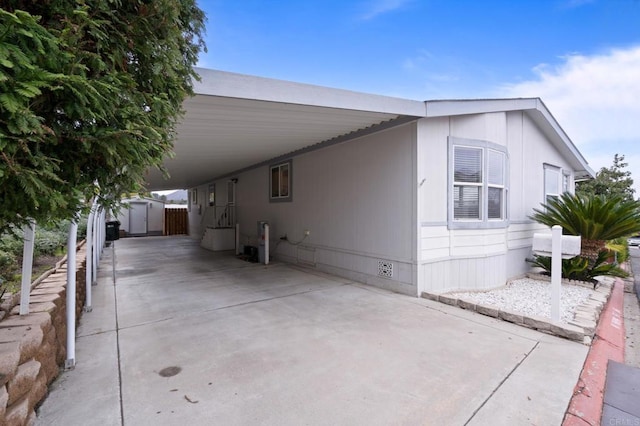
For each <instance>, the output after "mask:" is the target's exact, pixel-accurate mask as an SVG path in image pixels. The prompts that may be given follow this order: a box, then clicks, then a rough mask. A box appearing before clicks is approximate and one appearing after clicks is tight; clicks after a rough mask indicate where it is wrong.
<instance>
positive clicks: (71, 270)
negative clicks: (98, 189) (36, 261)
mask: <svg viewBox="0 0 640 426" xmlns="http://www.w3.org/2000/svg"><path fill="white" fill-rule="evenodd" d="M77 235H78V223H77V222H76V221H75V220H73V221H72V222H71V228H70V229H69V238H68V239H67V360H66V361H65V363H64V367H65V369H67V370H72V369H73V368H74V367H75V365H76V237H77Z"/></svg>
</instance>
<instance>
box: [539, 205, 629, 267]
mask: <svg viewBox="0 0 640 426" xmlns="http://www.w3.org/2000/svg"><path fill="white" fill-rule="evenodd" d="M543 207H544V209H534V212H535V213H534V214H533V215H532V216H531V218H532V219H533V220H535V221H536V222H538V223H542V224H545V225H547V226H553V225H560V226H562V229H563V233H564V234H567V235H580V236H581V237H582V249H581V256H582V257H585V258H587V259H589V260H590V261H595V260H596V259H597V258H598V256H599V254H600V252H601V251H603V250H605V245H606V243H607V241H610V240H613V239H616V238H620V237H627V236H629V235H631V234H634V233H637V232H640V202H639V201H634V200H625V199H623V198H621V197H611V198H605V197H603V196H579V195H575V194H570V193H564V194H562V195H561V196H560V197H558V198H552V199H549V200H548V202H547V204H543Z"/></svg>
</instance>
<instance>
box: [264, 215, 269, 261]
mask: <svg viewBox="0 0 640 426" xmlns="http://www.w3.org/2000/svg"><path fill="white" fill-rule="evenodd" d="M264 264H265V265H268V264H269V225H268V224H266V223H265V224H264Z"/></svg>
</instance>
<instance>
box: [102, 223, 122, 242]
mask: <svg viewBox="0 0 640 426" xmlns="http://www.w3.org/2000/svg"><path fill="white" fill-rule="evenodd" d="M105 226H106V232H105V240H107V241H115V240H119V239H120V222H119V221H117V220H111V221H109V222H106V223H105Z"/></svg>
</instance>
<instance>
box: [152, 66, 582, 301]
mask: <svg viewBox="0 0 640 426" xmlns="http://www.w3.org/2000/svg"><path fill="white" fill-rule="evenodd" d="M198 72H199V73H200V75H201V77H202V80H201V81H200V82H197V83H195V87H194V89H195V92H196V95H195V96H194V97H193V98H191V99H188V100H187V101H186V102H185V104H184V106H185V109H186V115H185V117H184V119H183V120H182V121H181V123H180V125H179V127H178V137H177V140H176V143H175V153H176V156H175V157H174V158H171V159H168V160H167V161H166V163H165V166H166V167H167V169H168V171H169V173H170V175H171V180H170V181H165V180H163V179H162V177H161V175H160V174H159V173H157V172H151V173H150V175H149V183H150V188H151V189H154V190H157V189H166V188H175V187H182V188H190V199H189V203H190V207H189V226H190V229H189V234H190V235H191V236H193V237H194V238H199V239H202V238H205V235H206V239H207V241H209V242H208V243H207V244H208V245H211V246H213V244H214V243H215V242H216V241H218V234H219V238H221V239H222V240H220V247H222V248H224V249H229V248H233V247H234V246H235V240H234V239H233V238H232V236H231V235H232V234H231V233H232V230H231V229H232V228H233V227H234V226H235V225H236V224H238V225H239V229H240V244H242V245H247V246H252V245H256V244H258V243H259V241H258V238H259V235H258V231H257V228H256V224H257V223H258V222H261V221H264V222H267V223H268V224H269V228H270V246H271V255H272V257H273V259H275V260H279V261H284V262H291V263H296V264H300V265H304V266H306V267H309V268H315V269H317V270H319V271H324V272H329V273H332V274H335V275H339V276H342V277H346V278H349V279H352V280H356V281H359V282H363V283H367V284H371V285H374V286H379V287H383V288H388V289H391V290H393V291H396V292H400V293H405V294H411V295H419V294H420V293H421V292H422V291H425V290H426V291H430V292H435V293H440V292H447V291H451V290H461V289H465V290H480V289H487V288H493V287H497V286H500V285H503V284H504V283H505V282H506V281H507V280H509V279H510V278H514V277H518V276H521V275H522V274H524V273H525V272H526V271H527V270H528V264H527V263H526V262H525V259H526V258H527V257H530V256H531V245H532V237H533V233H534V231H536V230H539V229H540V226H539V225H538V224H536V223H534V222H533V221H532V220H530V219H529V216H530V215H531V214H532V209H533V208H536V207H539V206H540V205H541V203H543V202H544V200H546V199H547V198H548V197H552V196H556V195H558V194H560V193H562V192H566V191H569V192H571V191H573V190H574V183H575V182H576V181H577V180H580V179H586V178H590V177H593V175H594V173H593V170H592V169H591V168H590V167H589V165H588V164H587V161H586V160H585V159H584V157H583V156H582V155H581V154H580V152H579V151H578V149H577V148H576V147H575V145H574V144H573V143H572V141H571V140H570V138H569V137H568V135H567V134H565V132H564V131H563V129H562V127H561V126H560V124H559V123H558V122H557V121H556V120H555V118H554V117H553V116H552V114H551V112H550V111H549V110H548V109H547V107H546V106H545V105H544V103H543V102H542V100H540V99H537V98H527V99H480V100H437V101H415V100H408V99H399V98H392V97H386V96H377V95H371V94H364V93H357V92H350V91H346V90H340V89H332V88H326V87H318V86H312V85H305V84H299V83H293V82H286V81H280V80H272V79H266V78H260V77H253V76H247V75H240V74H233V73H227V72H221V71H213V70H205V69H199V70H198ZM216 230H217V231H216ZM213 233H217V234H216V235H213Z"/></svg>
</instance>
